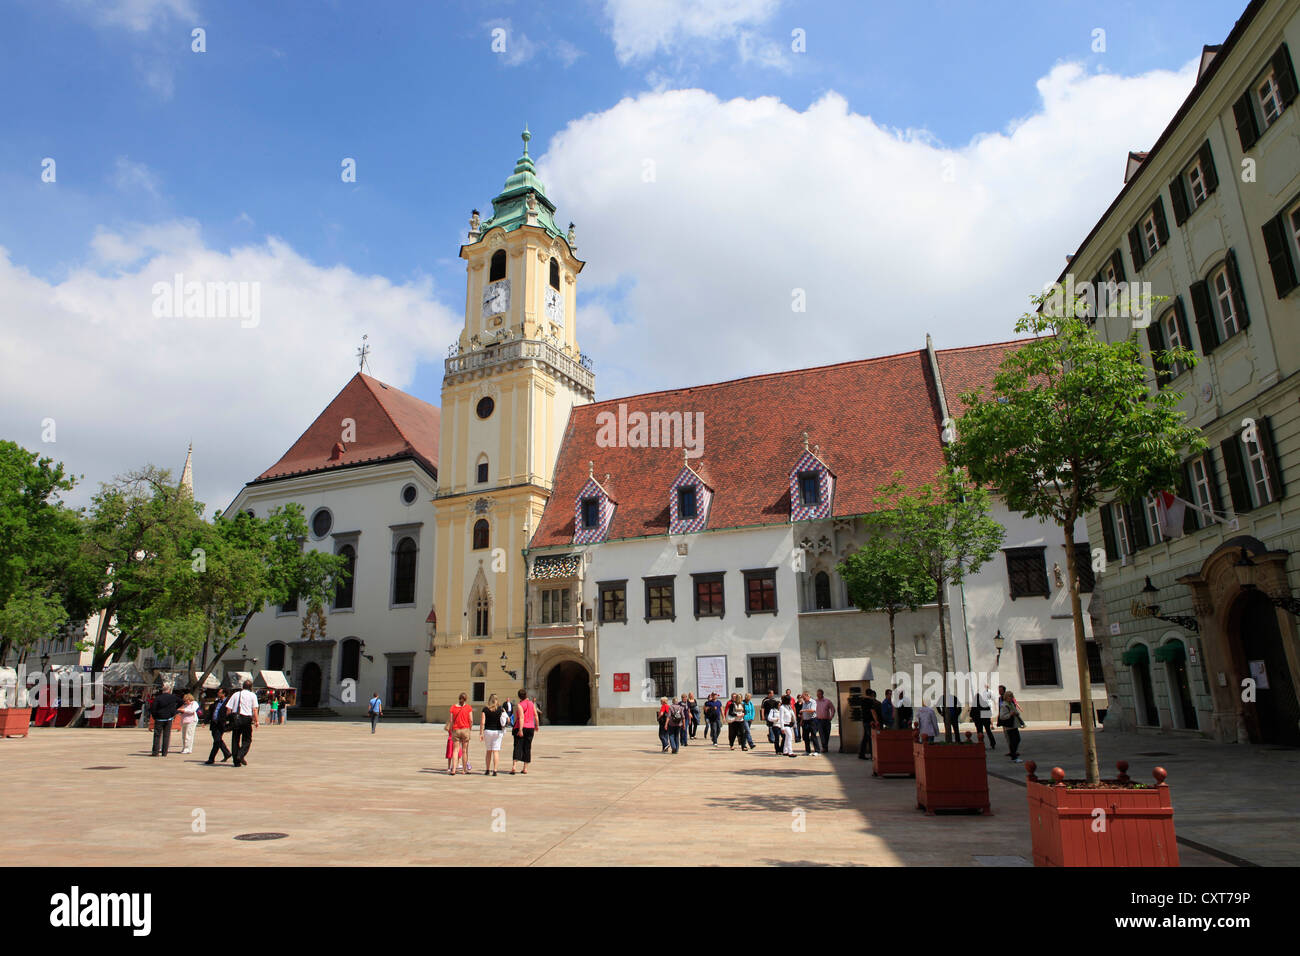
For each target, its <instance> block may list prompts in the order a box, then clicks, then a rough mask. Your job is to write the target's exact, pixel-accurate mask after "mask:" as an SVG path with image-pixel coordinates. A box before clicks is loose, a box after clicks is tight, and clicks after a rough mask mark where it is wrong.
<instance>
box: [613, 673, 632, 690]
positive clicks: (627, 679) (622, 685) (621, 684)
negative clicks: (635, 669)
mask: <svg viewBox="0 0 1300 956" xmlns="http://www.w3.org/2000/svg"><path fill="white" fill-rule="evenodd" d="M631 689H632V675H631V674H615V675H614V693H616V694H620V693H623V692H625V691H630V690H631Z"/></svg>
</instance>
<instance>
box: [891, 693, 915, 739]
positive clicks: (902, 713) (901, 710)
mask: <svg viewBox="0 0 1300 956" xmlns="http://www.w3.org/2000/svg"><path fill="white" fill-rule="evenodd" d="M894 713H895V714H897V715H898V729H899V730H911V729H912V701H911V698H909V697H908V696H907V691H905V690H903V688H902V687H901V686H900V687H899V688H898V693H897V694H896V695H895V696H894Z"/></svg>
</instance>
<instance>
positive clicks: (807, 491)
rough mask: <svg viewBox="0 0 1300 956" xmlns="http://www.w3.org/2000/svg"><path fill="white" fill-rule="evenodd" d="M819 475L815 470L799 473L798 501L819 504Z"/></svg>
mask: <svg viewBox="0 0 1300 956" xmlns="http://www.w3.org/2000/svg"><path fill="white" fill-rule="evenodd" d="M820 478H821V476H820V475H818V474H817V472H815V471H804V472H800V473H799V503H800V504H802V505H819V504H821V501H822V486H821V480H820Z"/></svg>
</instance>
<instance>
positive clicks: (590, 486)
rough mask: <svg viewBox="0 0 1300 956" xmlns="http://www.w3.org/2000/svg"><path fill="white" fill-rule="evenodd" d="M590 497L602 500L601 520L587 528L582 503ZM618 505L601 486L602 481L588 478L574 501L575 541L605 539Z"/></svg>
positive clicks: (575, 542) (583, 542)
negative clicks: (592, 526)
mask: <svg viewBox="0 0 1300 956" xmlns="http://www.w3.org/2000/svg"><path fill="white" fill-rule="evenodd" d="M588 498H597V499H599V501H600V521H599V523H598V524H597V525H596V527H594V528H586V527H583V524H582V503H583V501H585V500H586V499H588ZM616 507H617V502H615V501H614V499H613V498H611V497H610V496H609V495H608V494H607V493H606V491H605V489H604V488H602V487H601V486H600V482H598V481H597V480H596V479H595V478H588V479H587V483H586V484H585V485H583V486H582V490H581V491H579V492H578V497H577V498H576V499H575V500H574V502H573V543H574V544H592V543H593V542H596V541H604V540H605V535H606V534H608V533H609V523H610V521H612V520H613V518H614V509H615V508H616Z"/></svg>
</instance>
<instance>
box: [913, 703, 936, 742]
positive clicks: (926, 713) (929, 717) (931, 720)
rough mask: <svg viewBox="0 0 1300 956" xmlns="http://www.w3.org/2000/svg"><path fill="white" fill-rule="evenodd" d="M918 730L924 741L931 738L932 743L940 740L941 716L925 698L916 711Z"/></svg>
mask: <svg viewBox="0 0 1300 956" xmlns="http://www.w3.org/2000/svg"><path fill="white" fill-rule="evenodd" d="M916 729H917V732H918V733H920V735H921V737H922V738H923V739H924V738H926V737H929V738H930V742H931V743H933V742H934V741H936V740H938V739H939V715H938V714H936V713H935V711H934V708H933V707H932V706H930V702H929V701H927V700H926V699H925V698H924V697H922V698H921V706H920V707H918V708H917V709H916Z"/></svg>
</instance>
